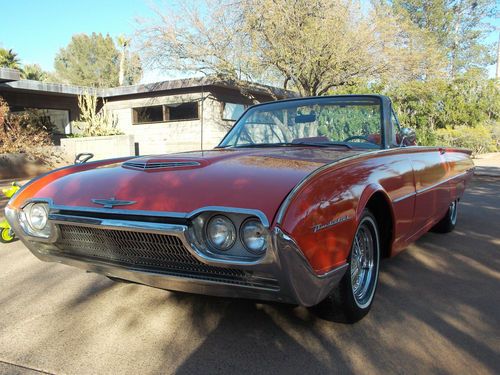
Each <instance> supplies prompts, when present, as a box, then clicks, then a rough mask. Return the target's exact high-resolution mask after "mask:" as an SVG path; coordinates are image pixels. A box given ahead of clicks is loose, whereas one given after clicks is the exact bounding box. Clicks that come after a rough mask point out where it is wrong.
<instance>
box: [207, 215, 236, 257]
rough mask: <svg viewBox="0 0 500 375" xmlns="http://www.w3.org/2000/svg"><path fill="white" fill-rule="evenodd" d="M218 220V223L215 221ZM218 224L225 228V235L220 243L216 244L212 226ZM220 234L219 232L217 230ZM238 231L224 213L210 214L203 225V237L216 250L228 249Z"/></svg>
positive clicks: (231, 245)
mask: <svg viewBox="0 0 500 375" xmlns="http://www.w3.org/2000/svg"><path fill="white" fill-rule="evenodd" d="M217 222H218V223H217ZM215 225H219V226H220V227H223V226H224V227H225V228H226V236H225V239H224V240H223V243H222V244H218V243H217V242H218V241H216V240H215V239H214V237H215V235H216V233H212V229H215V228H213V226H215ZM219 234H220V232H219ZM237 236H238V232H237V230H236V226H235V225H234V223H233V221H232V220H231V219H230V218H228V217H227V216H225V215H219V214H218V215H214V216H212V217H211V218H210V219H209V220H208V221H207V223H206V225H205V238H206V240H207V242H208V243H209V244H210V246H211V247H213V248H214V249H216V250H218V251H224V252H225V251H228V250H229V249H231V248H232V247H233V246H234V244H235V243H236V239H237Z"/></svg>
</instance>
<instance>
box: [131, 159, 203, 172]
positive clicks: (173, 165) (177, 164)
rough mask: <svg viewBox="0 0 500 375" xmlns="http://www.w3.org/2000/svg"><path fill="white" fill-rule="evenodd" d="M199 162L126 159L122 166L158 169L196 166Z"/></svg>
mask: <svg viewBox="0 0 500 375" xmlns="http://www.w3.org/2000/svg"><path fill="white" fill-rule="evenodd" d="M199 165H200V163H198V162H197V161H168V162H157V163H149V162H136V161H127V162H125V163H123V166H124V167H128V168H134V169H145V170H151V169H159V168H181V167H197V166H199Z"/></svg>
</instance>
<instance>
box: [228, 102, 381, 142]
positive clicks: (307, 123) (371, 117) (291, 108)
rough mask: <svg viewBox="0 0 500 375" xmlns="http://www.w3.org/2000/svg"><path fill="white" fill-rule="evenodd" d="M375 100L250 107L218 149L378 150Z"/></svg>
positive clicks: (377, 104) (378, 115)
mask: <svg viewBox="0 0 500 375" xmlns="http://www.w3.org/2000/svg"><path fill="white" fill-rule="evenodd" d="M381 105H382V104H381V101H380V99H378V98H376V97H324V98H310V99H299V100H290V101H283V102H273V103H269V104H263V105H258V106H255V107H251V108H250V109H249V110H248V111H247V112H246V113H245V114H244V115H243V117H241V118H240V119H239V120H238V122H237V123H236V124H235V126H234V127H233V128H232V129H231V131H230V132H229V133H228V135H227V136H226V137H225V138H224V140H223V141H222V142H221V144H220V145H219V147H266V146H271V147H272V146H280V145H318V146H329V145H336V146H339V145H340V146H345V147H349V148H352V147H364V148H380V147H381V129H382V116H381V113H382V108H381Z"/></svg>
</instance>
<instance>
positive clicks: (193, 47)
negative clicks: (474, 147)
mask: <svg viewBox="0 0 500 375" xmlns="http://www.w3.org/2000/svg"><path fill="white" fill-rule="evenodd" d="M156 12H157V17H156V19H153V20H149V22H147V23H144V24H143V25H142V28H141V30H140V31H139V35H140V37H141V39H142V43H143V49H142V50H143V51H144V57H145V59H147V60H148V61H149V62H151V63H152V65H153V66H156V67H158V68H162V69H166V70H169V71H183V72H186V71H189V72H197V73H198V72H201V73H203V74H211V75H216V76H218V77H220V78H221V79H226V80H234V81H238V82H239V83H240V85H242V84H243V85H244V83H243V82H242V80H246V81H252V82H259V83H271V84H279V85H280V86H282V87H284V88H292V89H296V90H297V91H299V93H300V94H302V95H323V94H326V93H327V92H328V91H329V90H330V89H332V88H334V87H338V86H343V85H351V84H353V83H354V82H356V81H357V80H359V79H372V80H373V79H382V78H383V77H384V75H387V74H388V73H389V72H390V73H391V75H392V76H398V77H399V79H403V78H405V79H411V78H414V77H416V76H422V75H424V76H425V75H426V71H427V69H428V67H427V66H426V64H427V65H429V64H434V61H435V60H434V59H429V53H428V51H429V47H430V44H431V43H430V42H429V41H428V40H427V39H426V38H425V37H424V33H423V32H421V30H419V29H418V28H416V27H414V26H413V25H412V24H411V23H410V22H407V23H405V24H401V23H398V22H397V19H396V18H395V17H394V15H393V14H392V11H391V9H390V8H389V7H382V6H378V7H373V9H371V11H370V12H364V11H363V10H362V8H361V5H360V3H359V2H357V1H352V0H322V1H320V0H316V1H309V0H295V1H293V2H291V1H287V0H247V1H242V2H232V1H222V2H215V1H213V0H206V1H205V2H204V3H203V4H202V5H200V2H199V1H198V2H179V3H177V4H176V5H175V6H174V7H172V8H170V9H166V10H163V11H161V10H157V11H156ZM406 26H408V27H406ZM409 45H410V48H409ZM431 55H432V56H434V54H431ZM432 69H433V70H437V69H434V65H432Z"/></svg>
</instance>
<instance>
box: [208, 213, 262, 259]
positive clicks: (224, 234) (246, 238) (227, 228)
mask: <svg viewBox="0 0 500 375" xmlns="http://www.w3.org/2000/svg"><path fill="white" fill-rule="evenodd" d="M205 235H206V238H207V241H208V243H209V244H210V246H211V247H213V248H215V249H216V250H219V251H228V250H229V249H231V248H232V247H233V246H234V244H235V243H236V240H237V238H238V231H237V229H236V225H235V224H234V223H233V221H232V220H231V219H230V218H228V217H227V216H224V215H215V216H212V217H211V218H210V220H209V221H208V222H207V224H206V226H205ZM239 236H240V239H241V242H242V243H243V245H244V247H245V249H246V250H247V251H248V252H250V253H252V254H255V255H261V254H263V253H264V252H265V251H266V248H267V235H266V229H265V228H264V226H263V225H262V223H261V222H260V221H259V220H258V219H257V218H248V219H246V220H245V221H243V223H241V225H240V228H239Z"/></svg>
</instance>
